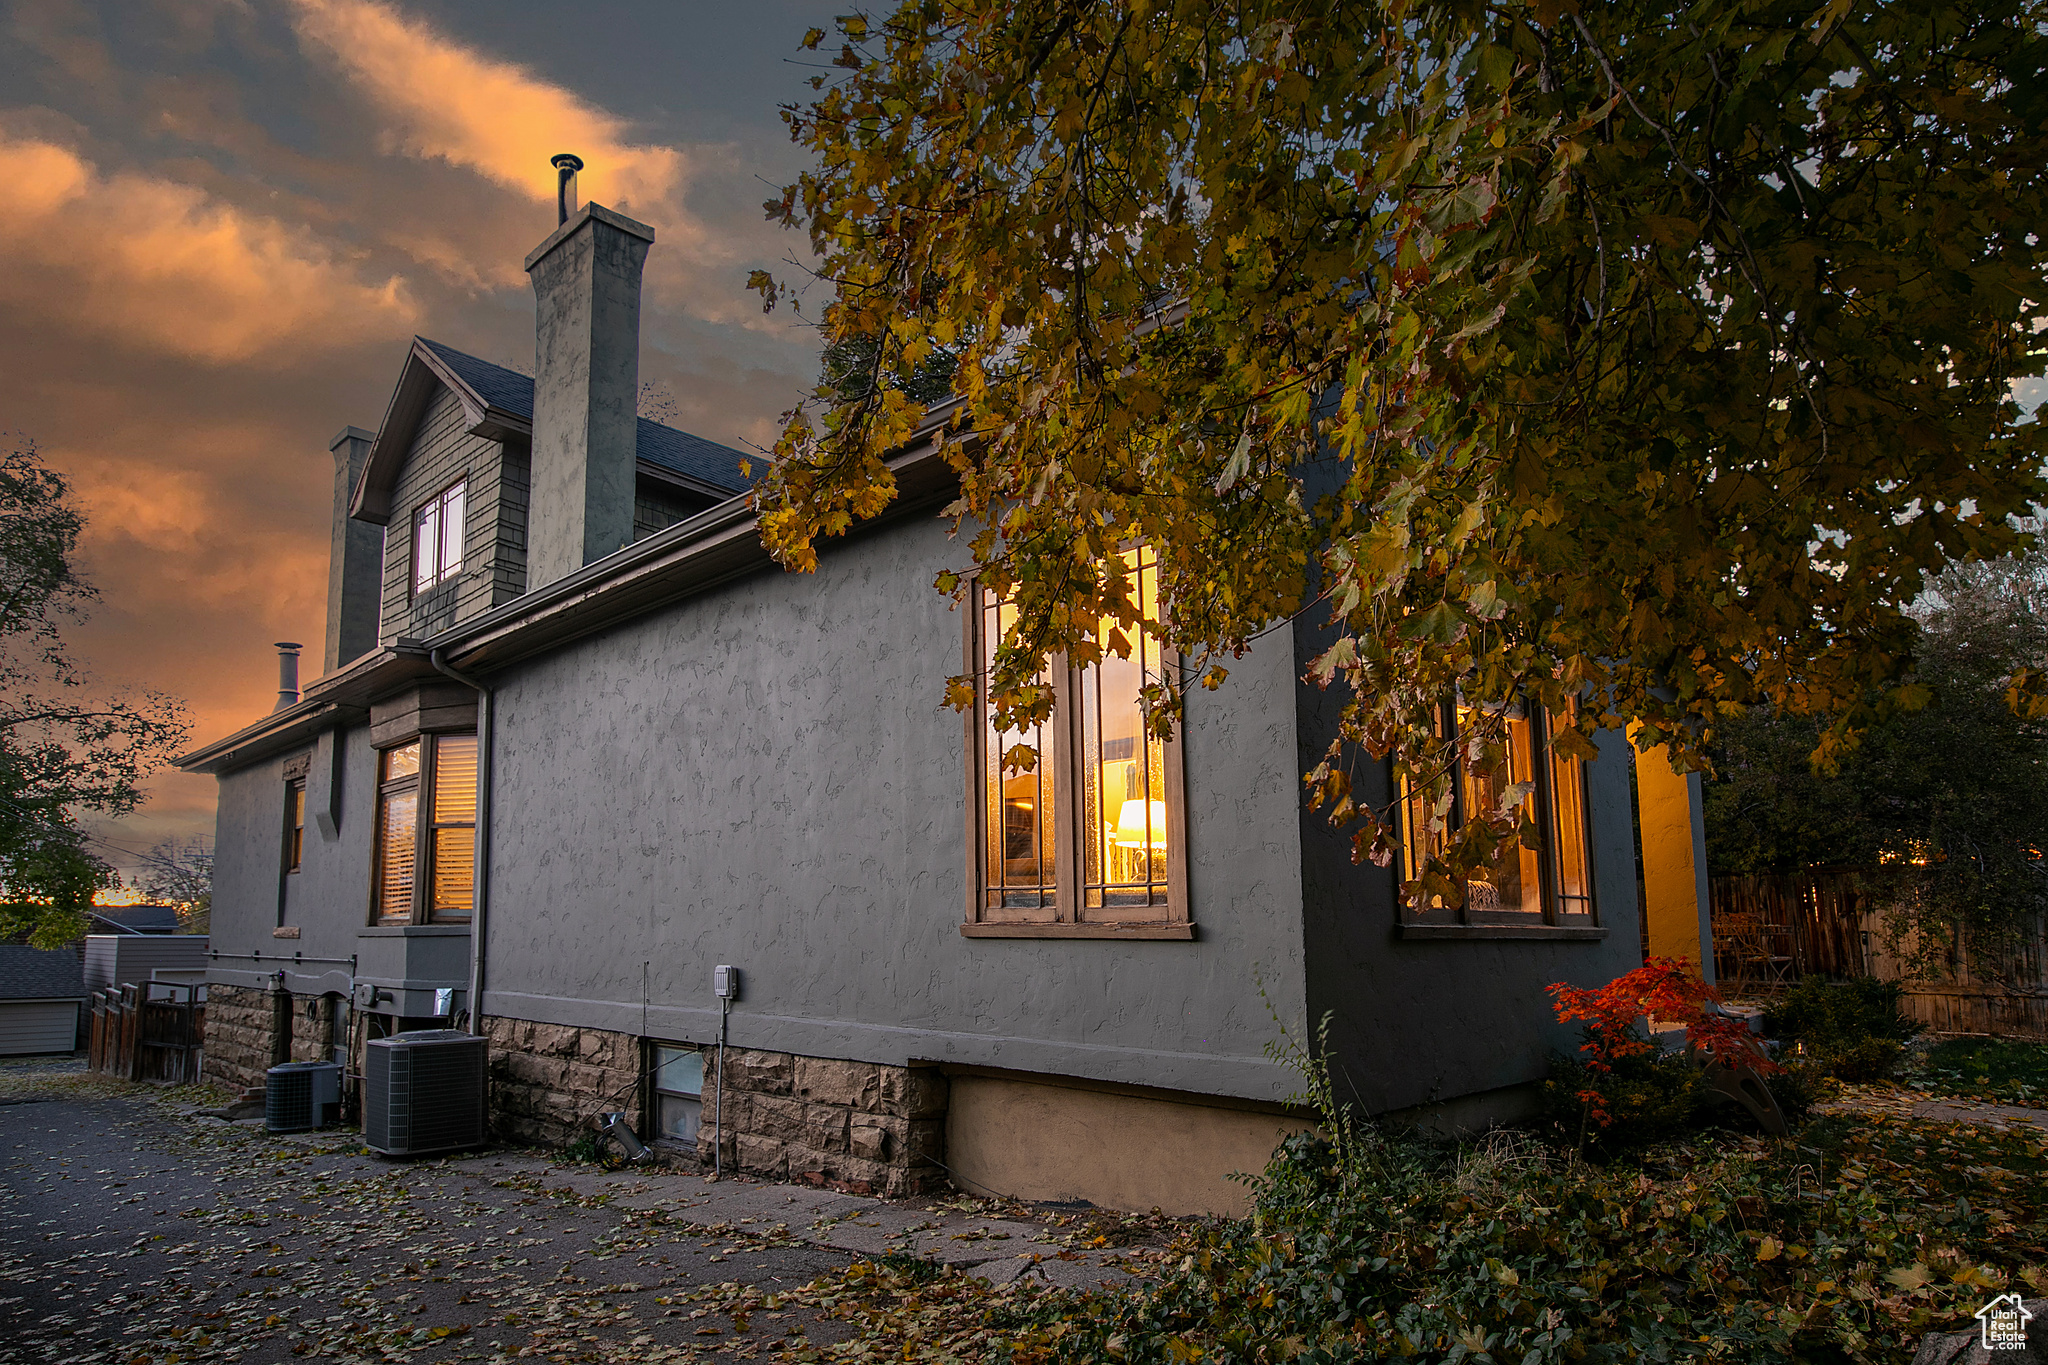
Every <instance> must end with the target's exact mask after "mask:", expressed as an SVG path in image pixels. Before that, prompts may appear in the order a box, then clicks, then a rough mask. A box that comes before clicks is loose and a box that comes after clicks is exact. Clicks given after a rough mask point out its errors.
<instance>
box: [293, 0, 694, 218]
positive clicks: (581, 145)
mask: <svg viewBox="0 0 2048 1365" xmlns="http://www.w3.org/2000/svg"><path fill="white" fill-rule="evenodd" d="M292 13H293V25H294V27H295V28H296V29H297V30H298V33H299V36H300V37H301V39H303V40H305V41H306V42H308V43H311V44H313V45H315V46H316V47H318V48H319V49H320V50H321V51H322V53H323V54H324V55H325V56H327V57H328V58H329V59H331V60H332V61H334V62H335V63H336V64H337V65H338V66H340V67H341V68H342V70H343V71H345V72H346V73H347V75H348V77H349V79H350V81H351V82H352V83H353V84H354V85H355V86H356V87H357V88H358V89H359V90H361V91H362V93H363V94H364V95H365V96H367V97H368V98H369V99H370V100H371V102H372V103H373V104H374V105H375V106H376V108H377V111H378V113H379V114H380V115H382V116H383V118H384V119H385V120H387V124H386V128H385V130H384V132H383V139H384V141H385V143H386V145H387V146H388V147H389V148H390V149H392V150H395V151H398V152H401V153H403V154H405V155H407V156H416V157H423V158H431V159H435V160H440V161H445V162H447V163H448V164H450V165H452V166H460V167H463V168H464V169H466V170H472V171H475V172H476V173H477V174H479V175H482V176H484V177H486V178H487V179H490V180H493V181H495V182H497V183H498V184H500V185H503V186H504V187H505V188H507V189H509V190H512V191H513V192H515V193H517V194H521V195H524V196H526V197H527V198H529V199H534V200H539V201H541V202H546V203H552V202H553V200H554V197H555V186H554V180H553V178H552V176H551V174H550V172H549V171H548V169H547V168H548V162H549V159H550V158H552V157H553V156H554V155H555V153H557V152H564V151H573V152H575V153H577V154H578V155H580V156H581V157H582V158H583V159H584V161H585V162H586V163H588V166H589V170H588V171H587V172H586V173H585V174H584V176H583V177H582V179H581V181H580V185H579V188H580V189H581V192H582V194H583V197H584V198H585V199H595V200H599V201H601V202H603V203H605V204H608V205H611V206H612V207H614V208H619V209H624V210H628V211H632V210H638V211H640V212H643V213H644V212H646V211H647V210H648V209H649V208H650V207H654V206H660V205H663V204H667V203H668V202H669V201H671V200H672V199H673V198H674V197H675V196H676V194H677V192H678V191H679V190H680V189H681V187H682V184H683V179H684V175H685V171H686V163H685V161H684V157H683V154H682V153H681V152H680V151H678V150H677V149H675V148H673V147H658V146H643V145H636V144H634V143H633V142H631V141H629V140H628V139H629V133H628V130H627V126H626V123H625V121H624V120H622V119H619V118H617V117H615V116H613V115H611V114H608V113H606V112H605V111H604V110H602V109H599V108H597V107H595V106H593V105H591V104H589V103H587V102H585V101H584V100H582V99H579V98H578V97H577V96H576V95H574V94H572V93H571V92H569V91H567V90H565V89H563V88H561V87H560V86H557V85H553V84H550V83H549V82H547V81H545V80H542V79H540V78H538V77H536V76H535V75H533V74H532V73H531V72H529V71H527V70H525V69H523V68H521V67H519V66H515V65H513V64H512V63H510V62H504V61H497V60H493V59H492V58H490V57H487V56H484V55H483V54H481V53H479V52H477V51H476V50H474V49H472V48H469V47H465V46H463V45H462V44H460V43H456V42H453V41H450V40H449V39H447V38H445V37H443V36H442V35H440V34H438V33H436V32H435V31H434V30H433V29H431V28H430V27H428V26H427V25H426V24H425V23H424V22H421V21H420V20H417V19H413V18H409V17H407V16H406V15H404V14H402V13H401V12H400V11H398V10H397V9H395V8H393V7H391V6H389V5H383V4H378V3H375V0H292Z"/></svg>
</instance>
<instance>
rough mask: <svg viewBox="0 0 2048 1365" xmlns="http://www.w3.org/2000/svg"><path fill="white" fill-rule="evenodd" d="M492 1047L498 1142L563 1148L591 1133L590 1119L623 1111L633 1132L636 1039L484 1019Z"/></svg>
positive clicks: (640, 1128)
mask: <svg viewBox="0 0 2048 1365" xmlns="http://www.w3.org/2000/svg"><path fill="white" fill-rule="evenodd" d="M484 1035H485V1036H486V1037H487V1038H489V1039H490V1042H491V1128H492V1131H493V1132H494V1133H495V1134H496V1135H497V1136H498V1137H501V1138H508V1139H510V1140H512V1141H514V1142H531V1143H538V1144H541V1145H544V1146H550V1147H565V1146H567V1145H569V1144H570V1143H572V1142H574V1141H576V1139H577V1138H579V1137H583V1136H586V1135H588V1134H590V1133H591V1132H593V1131H594V1127H593V1125H592V1122H591V1120H592V1116H593V1115H595V1114H596V1113H597V1112H599V1111H600V1110H609V1109H622V1110H624V1111H625V1112H626V1115H627V1119H626V1121H627V1122H628V1123H630V1124H632V1126H633V1131H634V1132H636V1133H644V1132H646V1131H647V1128H646V1125H645V1124H644V1123H643V1122H642V1121H641V1113H640V1091H641V1086H640V1083H639V1082H640V1041H639V1039H637V1038H635V1037H633V1036H632V1035H631V1034H627V1033H611V1032H608V1031H606V1030H604V1029H595V1028H580V1029H579V1028H568V1027H566V1026H564V1025H561V1024H539V1023H534V1022H533V1021H532V1020H528V1019H496V1018H486V1019H485V1020H484Z"/></svg>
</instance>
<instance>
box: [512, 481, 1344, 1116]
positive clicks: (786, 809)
mask: <svg viewBox="0 0 2048 1365" xmlns="http://www.w3.org/2000/svg"><path fill="white" fill-rule="evenodd" d="M965 557H966V556H965V552H964V549H963V548H962V547H960V546H957V545H954V544H952V543H951V542H950V541H949V540H948V538H947V536H946V534H945V531H944V528H943V527H942V526H941V525H940V524H939V523H938V522H936V521H935V520H932V519H930V518H928V517H927V518H924V519H921V520H918V521H915V522H910V523H907V524H906V523H898V524H896V525H895V526H893V527H891V528H888V529H886V530H883V531H880V532H876V533H870V534H867V535H864V536H862V537H859V538H857V539H855V540H853V541H852V542H851V543H847V544H843V545H840V546H838V547H836V548H834V549H833V550H831V551H830V552H829V553H828V554H827V555H826V556H825V558H824V562H823V565H822V567H821V569H820V571H819V572H818V573H817V574H816V575H786V574H781V573H778V572H770V573H767V574H763V575H760V576H756V577H753V578H750V579H747V580H745V581H743V582H739V583H735V584H730V585H727V586H725V587H723V588H721V589H718V590H715V591H713V592H710V593H707V594H705V595H703V596H700V597H697V598H694V599H691V600H689V601H686V602H683V603H681V604H678V605H677V606H674V607H672V608H669V609H667V610H665V611H662V612H658V613H655V614H652V615H649V616H647V617H645V618H642V619H641V620H639V621H637V622H635V623H633V624H632V625H630V626H627V627H623V628H620V629H617V630H614V631H612V632H610V633H608V634H606V635H603V636H600V637H595V638H589V639H585V640H582V641H579V642H578V643H577V644H575V645H574V646H572V647H570V648H569V649H566V650H564V651H562V652H560V653H559V654H557V655H554V656H551V657H547V658H543V659H540V660H536V661H533V662H529V663H527V664H523V665H520V666H518V667H517V668H515V669H513V670H511V671H509V672H508V673H506V674H505V675H502V676H501V677H499V678H498V679H497V680H496V681H497V701H496V706H497V711H496V720H495V725H496V730H497V738H496V741H495V743H494V745H493V748H494V763H495V765H496V778H495V780H494V782H493V790H494V797H493V800H494V802H495V808H494V814H493V819H492V826H493V835H492V840H491V847H492V872H491V876H492V893H491V921H490V935H489V964H488V968H487V978H486V983H485V992H484V995H485V1009H486V1011H487V1012H488V1013H491V1014H510V1015H514V1016H519V1017H525V1018H532V1019H539V1020H544V1021H547V1022H553V1023H563V1024H575V1025H583V1026H594V1027H602V1028H613V1029H620V1030H624V1031H627V1032H634V1033H646V1034H650V1035H653V1036H658V1037H667V1038H673V1039H677V1040H681V1041H711V1040H712V1039H714V1038H715V1037H716V1035H717V1030H718V1011H717V1001H716V1000H715V999H714V998H713V996H712V993H711V975H712V968H713V966H714V965H716V964H720V963H728V964H731V965H734V966H737V967H739V968H740V969H741V970H742V971H743V972H744V973H745V996H744V998H743V999H742V1000H741V1002H740V1003H739V1004H738V1006H737V1007H736V1008H735V1009H734V1011H733V1014H732V1018H731V1040H732V1042H733V1043H734V1044H736V1045H740V1046H746V1047H756V1048H770V1049H776V1050H780V1051H788V1052H796V1053H802V1054H808V1055H815V1056H837V1057H849V1058H855V1059H859V1060H867V1061H882V1062H892V1063H898V1064H901V1063H904V1062H907V1061H918V1060H925V1061H945V1062H957V1063H972V1064H979V1065H988V1066H1000V1067H1012V1068H1017V1069H1021V1070H1029V1071H1039V1072H1049V1073H1058V1074H1065V1075H1073V1076H1082V1077H1089V1078H1095V1079H1100V1080H1110V1081H1119V1082H1125V1083H1132V1084H1145V1085H1155V1086H1164V1087H1171V1088H1177V1089H1186V1090H1192V1091H1199V1092H1206V1093H1213V1094H1224V1095H1238V1096H1245V1097H1251V1098H1259V1099H1278V1098H1285V1097H1286V1096H1287V1095H1289V1094H1291V1093H1292V1092H1293V1091H1294V1090H1295V1089H1296V1088H1297V1082H1296V1080H1295V1079H1294V1078H1293V1077H1292V1076H1291V1075H1290V1074H1289V1073H1287V1072H1285V1071H1284V1070H1283V1069H1281V1068H1278V1067H1276V1066H1274V1065H1272V1064H1271V1063H1269V1062H1268V1061H1267V1060H1266V1059H1265V1058H1264V1057H1263V1055H1262V1049H1263V1047H1264V1046H1265V1044H1266V1043H1267V1042H1268V1040H1269V1039H1271V1038H1272V1037H1273V1035H1274V1027H1273V1023H1272V1020H1271V1018H1270V1017H1269V1015H1268V1011H1267V1006H1266V1004H1265V1003H1264V1002H1263V1001H1262V1000H1261V999H1260V997H1259V994H1258V991H1257V981H1258V979H1259V978H1261V977H1263V979H1264V980H1265V982H1266V985H1267V991H1268V994H1269V996H1270V998H1271V1000H1272V1003H1273V1008H1274V1009H1275V1010H1277V1012H1278V1013H1279V1014H1280V1016H1281V1017H1282V1018H1284V1019H1286V1020H1287V1021H1288V1023H1289V1026H1290V1027H1298V1026H1299V1025H1300V1023H1301V1022H1302V1020H1303V1018H1304V1005H1305V1000H1304V995H1303V955H1302V939H1301V919H1300V908H1299V907H1300V886H1299V867H1300V851H1299V846H1298V822H1297V821H1296V819H1295V806H1296V798H1295V787H1296V780H1297V773H1296V771H1295V745H1294V727H1293V702H1294V684H1293V659H1292V654H1291V650H1290V646H1289V643H1288V641H1287V639H1286V637H1285V635H1284V634H1282V635H1280V636H1279V637H1277V638H1276V639H1275V640H1272V641H1268V642H1265V643H1262V644H1261V645H1260V646H1259V647H1258V648H1256V649H1255V650H1254V651H1253V652H1252V653H1251V654H1250V655H1248V656H1247V657H1246V658H1244V659H1242V660H1239V661H1236V662H1235V663H1233V665H1232V668H1231V676H1230V680H1229V682H1228V684H1227V685H1226V686H1225V687H1224V688H1222V689H1221V690H1219V691H1218V692H1215V693H1202V694H1199V695H1197V696H1196V697H1193V698H1191V699H1190V701H1189V707H1188V712H1189V717H1188V725H1187V730H1186V737H1185V769H1186V778H1187V780H1186V785H1187V792H1188V802H1189V808H1188V822H1187V824H1188V846H1189V851H1190V855H1189V890H1190V900H1191V904H1192V908H1193V918H1194V919H1195V921H1196V922H1197V924H1198V925H1199V926H1200V936H1199V939H1198V941H1196V942H1192V943H1188V942H1170V941H1169V942H1159V941H1149V942H1129V941H1126V942H1115V941H1102V940H1043V939H1040V940H1032V939H968V938H965V937H963V936H962V935H961V934H960V932H959V927H958V926H959V925H960V923H961V921H962V919H963V918H964V916H965V909H966V896H967V892H966V889H965V877H966V856H967V855H966V847H965V839H966V812H965V810H964V809H963V806H964V802H965V799H966V796H965V793H966V760H965V758H964V756H963V748H964V743H965V735H964V726H963V723H962V720H961V718H960V717H959V716H958V715H956V714H955V713H953V712H952V711H949V710H946V709H944V708H943V707H942V705H941V693H942V690H943V686H944V680H945V678H946V676H947V675H948V674H951V673H953V672H956V671H958V669H959V667H960V659H961V618H960V616H959V614H958V613H957V612H955V611H953V610H952V609H951V606H950V603H949V602H948V600H947V599H946V598H944V597H942V596H941V595H939V594H938V593H936V592H934V591H933V590H932V587H931V581H932V576H933V574H934V573H936V572H937V571H938V570H939V569H941V568H944V567H948V566H951V565H957V564H959V563H961V562H962V561H964V559H965Z"/></svg>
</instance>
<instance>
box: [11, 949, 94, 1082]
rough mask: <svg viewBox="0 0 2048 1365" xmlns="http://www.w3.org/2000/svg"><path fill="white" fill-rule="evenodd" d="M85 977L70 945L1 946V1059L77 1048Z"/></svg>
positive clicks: (83, 1001) (83, 1000)
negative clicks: (47, 946)
mask: <svg viewBox="0 0 2048 1365" xmlns="http://www.w3.org/2000/svg"><path fill="white" fill-rule="evenodd" d="M84 1003H85V981H84V978H83V976H82V975H81V974H80V971H79V966H78V957H77V955H76V954H74V953H72V952H71V951H70V950H69V949H66V948H50V949H43V948H28V947H24V946H22V945H20V944H14V943H6V944H0V1057H20V1056H27V1055H30V1054H34V1053H39V1052H69V1051H71V1050H72V1049H73V1048H76V1047H77V1046H78V1007H79V1006H80V1005H82V1004H84Z"/></svg>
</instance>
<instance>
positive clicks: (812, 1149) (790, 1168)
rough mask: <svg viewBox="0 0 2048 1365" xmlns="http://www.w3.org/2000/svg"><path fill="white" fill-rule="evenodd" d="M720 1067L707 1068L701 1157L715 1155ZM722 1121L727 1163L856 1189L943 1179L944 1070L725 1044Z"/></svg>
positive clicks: (893, 1189) (919, 1185)
mask: <svg viewBox="0 0 2048 1365" xmlns="http://www.w3.org/2000/svg"><path fill="white" fill-rule="evenodd" d="M716 1072H717V1068H716V1065H715V1064H713V1065H711V1066H707V1067H706V1069H705V1078H706V1079H705V1090H704V1123H703V1127H702V1128H701V1129H700V1130H699V1132H698V1135H697V1150H698V1157H699V1160H701V1161H702V1162H703V1164H704V1165H706V1166H709V1165H711V1163H712V1156H713V1146H712V1144H713V1133H714V1129H713V1122H714V1115H716V1114H718V1112H719V1098H718V1093H717V1088H716ZM725 1087H726V1088H725V1096H724V1107H723V1114H722V1115H721V1116H720V1121H721V1122H722V1124H723V1131H724V1135H725V1144H724V1145H725V1160H726V1164H727V1166H728V1167H729V1168H734V1169H737V1170H739V1171H741V1172H743V1173H745V1174H747V1175H758V1176H766V1177H768V1178H770V1179H776V1180H802V1181H807V1182H809V1183H810V1184H814V1185H828V1186H831V1187H833V1188H835V1189H843V1190H847V1191H850V1192H852V1193H855V1194H882V1195H891V1196H895V1195H905V1194H916V1193H919V1192H921V1191H924V1190H930V1189H936V1188H940V1187H943V1186H944V1185H946V1183H947V1177H946V1169H945V1167H944V1166H943V1165H941V1164H940V1163H941V1162H942V1161H943V1160H944V1159H945V1147H946V1078H945V1077H944V1076H942V1075H940V1074H939V1073H938V1072H937V1071H936V1070H933V1069H930V1068H927V1067H906V1066H888V1065H885V1064H882V1063H879V1062H847V1061H837V1060H832V1059H829V1058H822V1057H797V1056H792V1055H791V1054H789V1053H786V1052H757V1051H752V1050H747V1049H742V1048H727V1049H726V1053H725Z"/></svg>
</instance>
